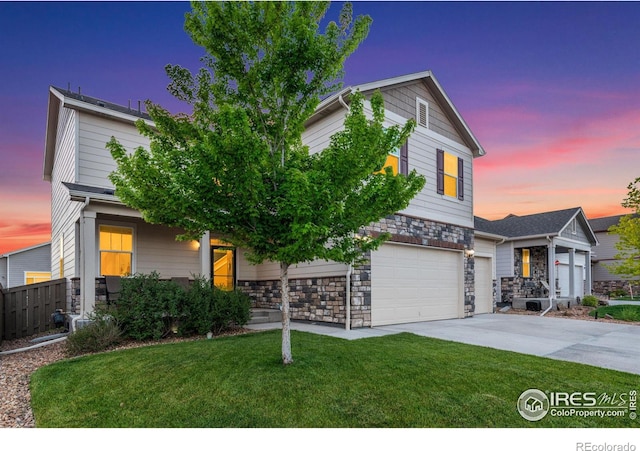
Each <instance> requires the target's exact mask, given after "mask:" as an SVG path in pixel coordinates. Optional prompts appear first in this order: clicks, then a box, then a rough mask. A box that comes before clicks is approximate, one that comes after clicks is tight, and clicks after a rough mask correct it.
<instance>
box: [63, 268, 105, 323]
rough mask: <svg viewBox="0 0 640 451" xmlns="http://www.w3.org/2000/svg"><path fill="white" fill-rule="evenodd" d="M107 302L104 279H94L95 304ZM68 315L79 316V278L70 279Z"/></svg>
mask: <svg viewBox="0 0 640 451" xmlns="http://www.w3.org/2000/svg"><path fill="white" fill-rule="evenodd" d="M106 301H107V282H106V280H105V278H104V277H96V304H99V303H101V302H106ZM69 313H71V314H73V315H79V314H80V277H73V278H72V279H71V306H70V310H69Z"/></svg>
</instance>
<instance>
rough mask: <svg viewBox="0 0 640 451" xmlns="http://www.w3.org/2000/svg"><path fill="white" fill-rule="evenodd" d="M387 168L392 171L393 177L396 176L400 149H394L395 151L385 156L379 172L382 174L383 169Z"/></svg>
mask: <svg viewBox="0 0 640 451" xmlns="http://www.w3.org/2000/svg"><path fill="white" fill-rule="evenodd" d="M387 166H388V167H390V168H391V170H392V171H393V175H398V170H399V168H400V149H396V150H395V151H393V152H391V153H390V154H389V155H387V159H386V161H385V162H384V166H383V167H382V169H381V170H380V171H379V172H380V173H381V174H384V170H385V169H384V168H386V167H387Z"/></svg>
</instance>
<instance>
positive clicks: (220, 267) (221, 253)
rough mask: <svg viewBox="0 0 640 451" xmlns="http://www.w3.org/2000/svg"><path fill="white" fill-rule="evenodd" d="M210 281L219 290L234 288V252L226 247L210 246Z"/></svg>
mask: <svg viewBox="0 0 640 451" xmlns="http://www.w3.org/2000/svg"><path fill="white" fill-rule="evenodd" d="M211 280H213V285H214V286H215V287H218V288H220V289H221V290H225V291H231V290H233V289H234V288H235V280H236V278H235V250H234V248H232V247H228V246H211Z"/></svg>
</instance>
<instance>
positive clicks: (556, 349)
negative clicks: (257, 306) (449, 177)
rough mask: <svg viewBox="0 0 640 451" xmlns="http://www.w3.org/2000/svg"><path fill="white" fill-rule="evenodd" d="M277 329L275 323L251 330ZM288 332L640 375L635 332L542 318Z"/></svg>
mask: <svg viewBox="0 0 640 451" xmlns="http://www.w3.org/2000/svg"><path fill="white" fill-rule="evenodd" d="M275 327H280V324H278V323H268V324H260V325H256V326H255V327H251V328H255V329H267V328H275ZM291 328H292V329H294V330H301V331H306V332H312V333H319V334H323V335H330V336H333V337H337V338H344V339H349V340H354V339H358V338H366V337H375V336H383V335H390V334H396V333H400V332H411V333H414V334H416V335H422V336H425V337H434V338H440V339H443V340H450V341H457V342H461V343H467V344H472V345H478V346H486V347H490V348H495V349H502V350H506V351H515V352H520V353H523V354H531V355H536V356H541V357H549V358H552V359H558V360H567V361H571V362H578V363H585V364H587V365H594V366H599V367H602V368H609V369H614V370H619V371H626V372H629V373H635V374H640V326H638V325H626V324H613V323H602V322H595V321H581V320H573V319H563V318H547V317H540V316H530V315H503V314H485V315H477V316H474V317H472V318H465V319H452V320H443V321H428V322H422V323H410V324H399V325H393V326H380V327H373V328H363V329H354V330H350V331H346V330H344V329H343V328H338V327H335V326H326V325H319V324H311V323H302V322H292V323H291Z"/></svg>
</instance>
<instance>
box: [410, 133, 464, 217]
mask: <svg viewBox="0 0 640 451" xmlns="http://www.w3.org/2000/svg"><path fill="white" fill-rule="evenodd" d="M408 148H409V170H410V171H411V170H413V169H415V170H416V171H417V172H418V173H420V174H422V175H424V176H425V178H426V180H427V181H426V184H425V186H424V187H423V188H422V190H421V191H420V192H419V193H418V194H417V195H416V196H415V197H414V198H413V199H412V200H411V202H410V204H409V207H408V208H407V209H406V210H404V211H403V212H402V213H405V214H408V215H412V216H417V217H420V218H425V219H430V220H434V221H440V222H445V223H450V224H455V225H460V226H464V227H473V157H472V154H471V151H470V150H469V149H468V148H466V147H463V146H461V145H459V144H456V143H453V142H452V141H448V140H446V141H445V140H444V139H443V140H438V139H436V136H434V134H432V133H423V132H421V131H420V130H418V129H416V131H414V133H413V134H412V135H411V136H410V137H409V141H408ZM437 149H442V150H444V151H445V152H448V153H450V154H452V155H455V156H456V157H459V158H462V159H463V161H464V200H462V201H460V200H458V199H456V198H451V197H448V196H444V195H441V194H438V192H437V186H436V177H437V170H436V150H437Z"/></svg>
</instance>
